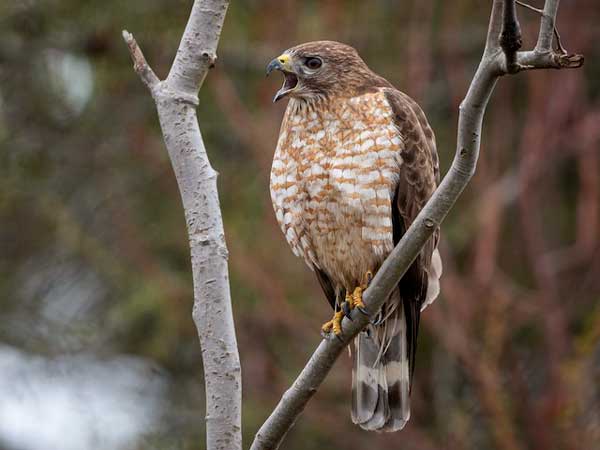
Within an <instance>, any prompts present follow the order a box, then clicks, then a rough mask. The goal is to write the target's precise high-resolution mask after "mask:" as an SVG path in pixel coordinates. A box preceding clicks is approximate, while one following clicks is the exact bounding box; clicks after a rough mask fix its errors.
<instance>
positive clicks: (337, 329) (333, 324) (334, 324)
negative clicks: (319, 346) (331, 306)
mask: <svg viewBox="0 0 600 450" xmlns="http://www.w3.org/2000/svg"><path fill="white" fill-rule="evenodd" d="M343 318H344V311H336V312H335V313H334V314H333V318H332V319H331V320H330V321H328V322H325V323H324V324H323V326H321V332H322V333H327V334H330V333H331V332H332V331H333V334H334V335H336V336H338V335H340V334H342V319H343Z"/></svg>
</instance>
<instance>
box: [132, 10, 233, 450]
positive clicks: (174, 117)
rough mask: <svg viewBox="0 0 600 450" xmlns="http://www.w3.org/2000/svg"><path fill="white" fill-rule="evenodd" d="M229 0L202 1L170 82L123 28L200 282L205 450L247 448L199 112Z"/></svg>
mask: <svg viewBox="0 0 600 450" xmlns="http://www.w3.org/2000/svg"><path fill="white" fill-rule="evenodd" d="M228 4H229V2H228V1H227V0H196V1H195V2H194V4H193V6H192V11H191V14H190V18H189V20H188V23H187V26H186V28H185V31H184V33H183V37H182V39H181V43H180V45H179V49H178V51H177V55H176V57H175V60H174V62H173V65H172V67H171V70H170V71H169V75H168V76H167V79H166V80H159V78H158V77H157V76H156V75H155V73H154V72H153V71H152V69H151V68H150V66H149V65H148V63H147V62H146V59H145V58H144V55H143V53H142V51H141V49H140V47H139V46H138V44H137V42H136V41H135V39H134V38H133V36H132V35H131V34H130V33H128V32H127V31H123V38H124V40H125V42H126V43H127V45H128V47H129V51H130V53H131V57H132V59H133V62H134V69H135V71H136V72H137V73H138V75H139V76H140V78H141V79H142V81H143V82H144V84H145V85H146V86H147V87H148V89H149V90H150V92H151V94H152V97H153V98H154V100H155V102H156V107H157V111H158V116H159V120H160V125H161V129H162V132H163V137H164V140H165V144H166V146H167V150H168V153H169V158H170V160H171V164H172V166H173V170H174V172H175V176H176V178H177V183H178V185H179V191H180V193H181V199H182V202H183V208H184V211H185V217H186V223H187V230H188V236H189V244H190V250H191V258H192V272H193V281H194V309H193V318H194V322H195V324H196V327H197V329H198V336H199V338H200V345H201V348H202V358H203V363H204V375H205V384H206V442H207V445H206V448H207V449H209V450H218V449H222V450H239V449H241V389H242V384H241V368H240V361H239V355H238V348H237V342H236V336H235V328H234V323H233V315H232V310H231V295H230V290H229V274H228V266H227V258H228V252H227V247H226V244H225V236H224V231H223V221H222V217H221V209H220V205H219V197H218V192H217V173H216V172H215V171H214V170H213V168H212V167H211V165H210V162H209V160H208V157H207V154H206V149H205V147H204V143H203V141H202V135H201V133H200V127H199V125H198V119H197V116H196V105H197V104H198V91H199V89H200V87H201V86H202V82H203V81H204V78H205V77H206V74H207V73H208V70H209V69H210V68H211V67H213V66H214V63H215V61H216V48H217V44H218V41H219V37H220V34H221V28H222V26H223V21H224V19H225V13H226V12H227V6H228Z"/></svg>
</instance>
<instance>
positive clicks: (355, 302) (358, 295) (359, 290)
mask: <svg viewBox="0 0 600 450" xmlns="http://www.w3.org/2000/svg"><path fill="white" fill-rule="evenodd" d="M372 279H373V272H371V271H370V270H369V271H367V273H366V274H365V276H364V281H363V283H362V284H361V285H360V286H357V287H356V288H355V289H354V292H352V295H346V302H344V303H348V304H349V309H350V310H352V309H354V308H358V310H359V311H360V312H361V313H363V314H366V313H367V311H366V310H365V304H364V302H363V298H362V295H363V292H364V291H365V289H367V288H368V287H369V285H370V284H371V280H372Z"/></svg>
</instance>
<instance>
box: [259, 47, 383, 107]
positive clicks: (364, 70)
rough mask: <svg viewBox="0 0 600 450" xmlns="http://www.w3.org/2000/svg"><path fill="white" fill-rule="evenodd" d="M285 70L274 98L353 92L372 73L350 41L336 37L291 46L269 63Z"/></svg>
mask: <svg viewBox="0 0 600 450" xmlns="http://www.w3.org/2000/svg"><path fill="white" fill-rule="evenodd" d="M273 70H279V71H280V72H282V73H283V76H284V81H283V86H282V87H281V89H279V91H277V93H276V94H275V97H274V98H273V101H274V102H276V101H277V100H280V99H282V98H284V97H287V96H289V97H294V98H300V99H307V100H309V99H313V98H326V97H329V96H331V95H336V94H342V93H351V92H352V91H353V90H356V88H357V87H358V86H360V85H362V84H364V83H365V81H367V80H369V79H370V78H372V77H373V76H375V77H376V75H375V74H373V73H372V72H371V71H370V70H369V68H368V67H367V65H366V64H365V62H364V61H363V60H362V59H361V57H360V56H358V53H357V51H356V50H355V49H354V48H352V47H350V46H349V45H346V44H342V43H339V42H334V41H316V42H308V43H306V44H300V45H297V46H295V47H292V48H290V49H288V50H286V51H285V52H283V53H282V54H281V55H279V56H278V57H277V58H275V59H273V60H272V61H271V62H270V63H269V65H268V66H267V75H269V74H270V73H271V72H272V71H273Z"/></svg>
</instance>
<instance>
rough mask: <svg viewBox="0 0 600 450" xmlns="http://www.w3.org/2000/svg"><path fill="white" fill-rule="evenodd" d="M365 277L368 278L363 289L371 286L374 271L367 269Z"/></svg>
mask: <svg viewBox="0 0 600 450" xmlns="http://www.w3.org/2000/svg"><path fill="white" fill-rule="evenodd" d="M365 279H366V283H365V284H364V288H363V289H366V288H368V287H369V286H371V281H373V272H371V271H370V270H367V273H366V274H365Z"/></svg>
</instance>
